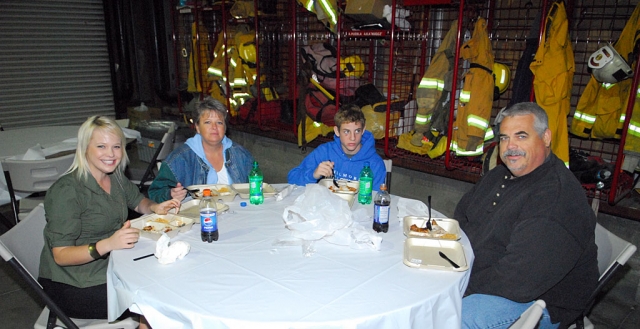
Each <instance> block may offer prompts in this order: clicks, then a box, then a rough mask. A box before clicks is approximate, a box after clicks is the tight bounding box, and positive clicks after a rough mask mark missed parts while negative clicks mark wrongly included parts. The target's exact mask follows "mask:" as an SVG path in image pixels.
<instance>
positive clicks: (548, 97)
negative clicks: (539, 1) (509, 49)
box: [529, 1, 575, 166]
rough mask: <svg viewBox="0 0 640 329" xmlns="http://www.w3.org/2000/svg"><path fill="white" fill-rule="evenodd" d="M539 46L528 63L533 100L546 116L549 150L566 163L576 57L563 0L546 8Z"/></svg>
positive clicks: (567, 163)
mask: <svg viewBox="0 0 640 329" xmlns="http://www.w3.org/2000/svg"><path fill="white" fill-rule="evenodd" d="M542 38H543V39H542V41H541V46H540V47H538V51H537V52H536V55H535V57H534V59H533V62H532V63H531V65H530V66H529V67H530V69H531V71H532V72H533V74H534V75H535V77H534V79H533V90H534V93H535V95H536V103H538V105H540V107H542V108H543V109H544V110H545V111H546V112H547V116H548V117H549V129H550V130H551V136H552V137H551V151H552V152H553V153H554V154H555V155H556V156H557V157H558V158H560V160H562V161H563V162H564V163H565V165H567V166H568V165H569V132H568V124H567V116H568V115H569V111H570V108H571V104H570V101H571V87H572V86H573V73H574V72H575V61H574V57H573V48H572V47H571V39H570V38H569V23H568V21H567V13H566V11H565V9H564V3H563V2H562V1H558V2H554V3H553V4H552V5H551V8H550V9H549V14H548V15H547V19H546V23H545V32H544V34H543V37H542Z"/></svg>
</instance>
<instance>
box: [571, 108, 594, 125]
mask: <svg viewBox="0 0 640 329" xmlns="http://www.w3.org/2000/svg"><path fill="white" fill-rule="evenodd" d="M573 118H574V119H578V120H580V121H584V122H586V123H590V124H593V123H594V122H596V117H595V116H594V115H589V114H586V113H584V112H580V111H576V113H575V114H574V115H573Z"/></svg>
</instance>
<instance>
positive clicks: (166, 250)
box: [154, 233, 191, 265]
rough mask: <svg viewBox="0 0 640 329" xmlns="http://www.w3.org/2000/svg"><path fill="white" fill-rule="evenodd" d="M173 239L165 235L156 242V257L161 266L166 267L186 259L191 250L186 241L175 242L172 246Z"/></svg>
mask: <svg viewBox="0 0 640 329" xmlns="http://www.w3.org/2000/svg"><path fill="white" fill-rule="evenodd" d="M170 241H171V238H169V236H168V235H166V234H165V233H162V236H161V237H160V239H158V241H157V242H156V252H155V253H154V255H155V256H156V258H158V262H159V263H160V264H163V265H166V264H171V263H173V262H175V261H176V260H178V259H182V258H184V256H186V255H187V254H188V253H189V251H190V250H191V245H190V244H189V243H187V242H184V241H175V242H173V243H171V244H169V242H170Z"/></svg>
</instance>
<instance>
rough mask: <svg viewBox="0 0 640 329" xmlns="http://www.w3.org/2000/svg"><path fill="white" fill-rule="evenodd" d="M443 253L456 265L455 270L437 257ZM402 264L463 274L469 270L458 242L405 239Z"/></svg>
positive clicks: (444, 260) (462, 249)
mask: <svg viewBox="0 0 640 329" xmlns="http://www.w3.org/2000/svg"><path fill="white" fill-rule="evenodd" d="M439 252H442V253H444V254H445V255H446V256H447V257H449V259H451V260H452V261H453V262H455V263H456V265H458V266H459V267H458V268H455V267H454V266H453V265H451V264H450V263H449V262H448V261H447V260H446V259H444V258H442V257H441V256H440V255H439ZM403 263H404V264H405V265H407V266H409V267H414V268H421V269H434V270H443V271H454V272H463V271H466V270H468V269H469V264H468V263H467V257H466V256H465V254H464V248H463V247H462V244H460V242H458V241H451V240H437V239H423V238H407V239H406V240H405V241H404V259H403Z"/></svg>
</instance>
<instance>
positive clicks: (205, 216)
mask: <svg viewBox="0 0 640 329" xmlns="http://www.w3.org/2000/svg"><path fill="white" fill-rule="evenodd" d="M200 226H201V231H202V232H206V233H211V232H215V231H217V230H218V213H217V212H216V211H206V212H204V211H203V212H200Z"/></svg>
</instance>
